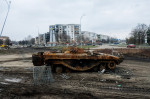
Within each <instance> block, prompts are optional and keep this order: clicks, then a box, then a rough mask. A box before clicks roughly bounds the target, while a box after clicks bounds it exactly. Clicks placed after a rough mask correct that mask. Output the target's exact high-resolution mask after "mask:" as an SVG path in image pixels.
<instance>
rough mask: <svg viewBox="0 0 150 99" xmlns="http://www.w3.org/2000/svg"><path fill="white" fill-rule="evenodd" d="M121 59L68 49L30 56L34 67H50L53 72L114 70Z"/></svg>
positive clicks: (77, 49)
mask: <svg viewBox="0 0 150 99" xmlns="http://www.w3.org/2000/svg"><path fill="white" fill-rule="evenodd" d="M122 61H123V58H122V57H117V56H113V55H109V54H104V53H98V52H92V51H90V50H88V51H86V50H84V49H82V48H77V47H70V48H67V49H63V50H62V52H38V53H37V54H33V55H32V62H33V65H34V66H51V68H52V71H53V72H57V73H61V72H71V71H102V70H104V69H105V70H114V69H115V68H116V65H119V64H120V63H121V62H122Z"/></svg>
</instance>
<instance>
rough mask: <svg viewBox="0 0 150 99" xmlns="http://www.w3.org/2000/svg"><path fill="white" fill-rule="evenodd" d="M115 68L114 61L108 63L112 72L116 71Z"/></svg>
mask: <svg viewBox="0 0 150 99" xmlns="http://www.w3.org/2000/svg"><path fill="white" fill-rule="evenodd" d="M115 67H116V63H115V62H114V61H112V62H109V63H108V68H109V69H111V70H112V69H115Z"/></svg>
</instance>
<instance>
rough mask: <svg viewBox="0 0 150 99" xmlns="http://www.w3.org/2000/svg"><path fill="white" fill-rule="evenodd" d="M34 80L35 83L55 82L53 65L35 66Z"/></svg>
mask: <svg viewBox="0 0 150 99" xmlns="http://www.w3.org/2000/svg"><path fill="white" fill-rule="evenodd" d="M33 81H34V82H33V83H34V84H35V85H39V84H50V83H52V82H54V79H53V75H52V71H51V67H50V66H34V68H33Z"/></svg>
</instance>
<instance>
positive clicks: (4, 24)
mask: <svg viewBox="0 0 150 99" xmlns="http://www.w3.org/2000/svg"><path fill="white" fill-rule="evenodd" d="M10 4H11V1H9V4H8V11H7V14H6V18H5V20H4V24H3V27H2V30H1V34H0V37H1V36H2V33H3V30H4V27H5V24H6V20H7V17H8V13H9V10H10Z"/></svg>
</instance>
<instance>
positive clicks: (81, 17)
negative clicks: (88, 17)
mask: <svg viewBox="0 0 150 99" xmlns="http://www.w3.org/2000/svg"><path fill="white" fill-rule="evenodd" d="M83 16H85V15H82V16H81V17H80V35H81V48H82V33H81V20H82V17H83Z"/></svg>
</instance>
